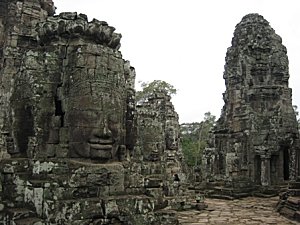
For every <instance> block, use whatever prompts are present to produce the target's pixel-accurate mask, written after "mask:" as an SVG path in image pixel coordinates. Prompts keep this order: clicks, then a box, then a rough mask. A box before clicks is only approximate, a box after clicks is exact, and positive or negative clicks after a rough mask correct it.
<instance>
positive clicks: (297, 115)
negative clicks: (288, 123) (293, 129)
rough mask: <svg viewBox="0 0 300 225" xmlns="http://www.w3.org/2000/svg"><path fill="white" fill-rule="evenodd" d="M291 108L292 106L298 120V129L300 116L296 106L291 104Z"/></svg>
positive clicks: (299, 127)
mask: <svg viewBox="0 0 300 225" xmlns="http://www.w3.org/2000/svg"><path fill="white" fill-rule="evenodd" d="M293 108H294V112H295V115H296V118H297V122H298V129H299V131H300V118H299V111H298V106H296V105H293Z"/></svg>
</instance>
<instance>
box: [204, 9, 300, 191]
mask: <svg viewBox="0 0 300 225" xmlns="http://www.w3.org/2000/svg"><path fill="white" fill-rule="evenodd" d="M224 79H225V84H226V91H225V93H224V102H225V105H224V107H223V110H222V115H221V117H220V119H219V120H218V122H217V125H216V127H215V130H214V143H213V146H212V147H213V148H211V149H210V150H207V152H208V153H209V154H206V155H205V154H204V160H203V161H204V164H206V166H207V168H210V169H209V170H208V171H206V173H207V174H210V175H212V177H213V176H215V178H218V177H219V178H221V179H225V180H226V179H227V180H232V179H236V178H249V179H250V181H252V182H255V183H256V184H260V185H263V186H268V185H273V184H278V183H280V182H283V181H284V180H290V179H294V178H295V176H297V175H298V174H299V166H298V162H299V133H298V131H297V122H296V117H295V113H294V110H293V107H292V90H291V89H290V88H289V87H288V79H289V70H288V57H287V50H286V48H285V46H284V45H283V44H282V40H281V38H280V37H279V36H278V35H277V34H276V33H275V31H274V30H273V29H272V28H271V26H270V25H269V23H268V21H266V20H265V19H264V18H263V17H262V16H260V15H258V14H249V15H246V16H245V17H243V19H242V21H241V22H240V23H239V24H238V25H237V26H236V29H235V31H234V37H233V39H232V46H231V47H230V48H228V50H227V54H226V64H225V72H224ZM208 158H210V160H211V161H210V162H209V165H207V163H205V162H206V161H207V160H208Z"/></svg>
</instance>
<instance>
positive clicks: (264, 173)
mask: <svg viewBox="0 0 300 225" xmlns="http://www.w3.org/2000/svg"><path fill="white" fill-rule="evenodd" d="M270 184H271V171H270V156H261V185H262V186H269V185H270Z"/></svg>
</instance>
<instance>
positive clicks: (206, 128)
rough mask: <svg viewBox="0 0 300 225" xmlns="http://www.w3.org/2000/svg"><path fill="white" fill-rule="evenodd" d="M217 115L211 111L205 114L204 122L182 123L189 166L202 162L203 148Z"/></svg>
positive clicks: (182, 144)
mask: <svg viewBox="0 0 300 225" xmlns="http://www.w3.org/2000/svg"><path fill="white" fill-rule="evenodd" d="M215 121H216V117H215V116H214V115H212V114H211V113H210V112H207V113H205V114H204V120H203V121H202V122H200V123H199V122H194V123H183V124H181V125H180V133H181V146H182V151H183V154H184V157H185V160H186V162H187V164H188V165H189V166H198V165H200V164H201V157H202V152H203V150H204V149H205V148H206V147H207V143H208V140H209V137H210V130H211V129H212V128H213V126H214V125H215Z"/></svg>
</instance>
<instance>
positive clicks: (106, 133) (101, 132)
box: [93, 119, 112, 138]
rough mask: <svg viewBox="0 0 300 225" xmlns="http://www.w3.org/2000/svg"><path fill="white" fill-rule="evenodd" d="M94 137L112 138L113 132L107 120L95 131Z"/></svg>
mask: <svg viewBox="0 0 300 225" xmlns="http://www.w3.org/2000/svg"><path fill="white" fill-rule="evenodd" d="M93 135H94V136H95V137H97V138H111V137H112V132H111V130H110V129H109V125H108V122H107V119H104V120H103V122H102V123H101V124H100V125H99V128H97V129H95V130H94V132H93Z"/></svg>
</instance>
